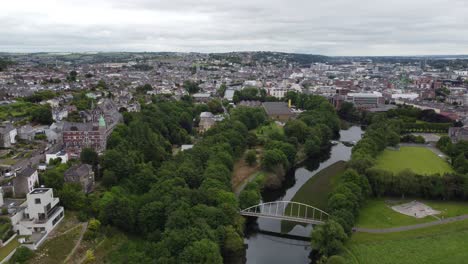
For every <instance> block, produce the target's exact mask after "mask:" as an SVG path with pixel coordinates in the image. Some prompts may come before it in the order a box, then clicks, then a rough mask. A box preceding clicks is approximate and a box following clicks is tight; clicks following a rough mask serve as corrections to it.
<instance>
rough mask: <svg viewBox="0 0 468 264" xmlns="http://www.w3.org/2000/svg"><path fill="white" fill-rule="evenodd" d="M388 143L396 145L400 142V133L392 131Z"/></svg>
mask: <svg viewBox="0 0 468 264" xmlns="http://www.w3.org/2000/svg"><path fill="white" fill-rule="evenodd" d="M387 141H388V145H390V146H392V147H395V146H397V145H398V144H399V143H400V135H398V134H397V133H395V132H393V131H392V132H390V133H389V134H388V136H387Z"/></svg>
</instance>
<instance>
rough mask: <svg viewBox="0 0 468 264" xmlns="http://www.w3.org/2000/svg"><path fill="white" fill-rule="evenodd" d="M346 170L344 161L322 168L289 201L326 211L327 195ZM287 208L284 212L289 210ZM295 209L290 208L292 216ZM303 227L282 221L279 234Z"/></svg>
mask: <svg viewBox="0 0 468 264" xmlns="http://www.w3.org/2000/svg"><path fill="white" fill-rule="evenodd" d="M345 169H346V162H345V161H342V160H340V161H337V162H335V163H333V164H332V165H330V166H328V167H326V168H324V169H323V170H321V171H319V172H318V173H317V174H315V175H314V176H313V177H312V178H310V179H309V180H308V181H307V182H306V183H305V184H304V185H302V187H301V188H300V189H299V190H298V191H297V192H296V194H295V195H294V197H293V198H292V199H291V201H293V202H298V203H303V204H307V205H311V206H314V207H316V208H319V209H321V210H324V211H327V203H328V194H329V193H330V192H331V191H332V190H333V188H334V187H335V185H336V183H337V182H338V181H339V179H340V176H341V175H343V173H344V171H345ZM289 209H290V208H289V206H288V207H287V208H286V210H289ZM296 210H297V209H295V208H292V212H293V213H292V214H294V213H295V212H296ZM296 225H303V226H305V225H304V224H300V223H292V222H286V221H283V222H282V223H281V232H282V233H288V232H289V231H291V230H292V229H293V228H294V226H296Z"/></svg>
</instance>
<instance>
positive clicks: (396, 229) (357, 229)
mask: <svg viewBox="0 0 468 264" xmlns="http://www.w3.org/2000/svg"><path fill="white" fill-rule="evenodd" d="M466 219H468V215H460V216H455V217H449V218H445V219H442V220H440V221H434V222H429V223H422V224H416V225H410V226H399V227H392V228H360V227H355V228H354V229H353V230H354V231H355V232H362V233H373V234H385V233H395V232H401V231H408V230H414V229H420V228H425V227H430V226H435V225H442V224H447V223H453V222H458V221H462V220H466Z"/></svg>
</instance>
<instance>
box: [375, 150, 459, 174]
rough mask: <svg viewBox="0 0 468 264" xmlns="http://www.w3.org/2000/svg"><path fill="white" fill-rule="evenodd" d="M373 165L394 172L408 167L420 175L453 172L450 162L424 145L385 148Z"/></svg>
mask: <svg viewBox="0 0 468 264" xmlns="http://www.w3.org/2000/svg"><path fill="white" fill-rule="evenodd" d="M375 167H376V168H379V169H384V170H389V171H392V172H394V173H398V172H400V171H402V170H405V169H410V170H412V171H413V172H415V173H418V174H422V175H430V174H435V173H440V174H444V173H448V172H453V169H452V167H451V166H450V164H448V163H447V162H446V161H445V160H443V159H442V158H440V157H439V156H437V155H436V154H435V153H433V152H432V151H431V150H429V149H427V148H424V147H401V148H400V150H388V149H386V150H385V151H384V152H383V153H382V154H381V155H380V156H379V157H378V158H377V164H376V166H375Z"/></svg>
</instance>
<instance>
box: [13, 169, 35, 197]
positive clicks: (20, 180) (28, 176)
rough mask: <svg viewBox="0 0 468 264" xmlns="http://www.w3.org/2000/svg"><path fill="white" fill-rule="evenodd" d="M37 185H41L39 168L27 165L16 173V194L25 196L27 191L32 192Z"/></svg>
mask: <svg viewBox="0 0 468 264" xmlns="http://www.w3.org/2000/svg"><path fill="white" fill-rule="evenodd" d="M36 185H39V174H38V173H37V170H36V169H34V168H32V167H27V168H25V169H23V170H22V171H20V172H19V173H16V177H15V178H14V179H13V186H14V190H15V196H17V197H23V196H25V195H26V194H27V193H29V192H31V191H32V190H33V189H34V187H35V186H36Z"/></svg>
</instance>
